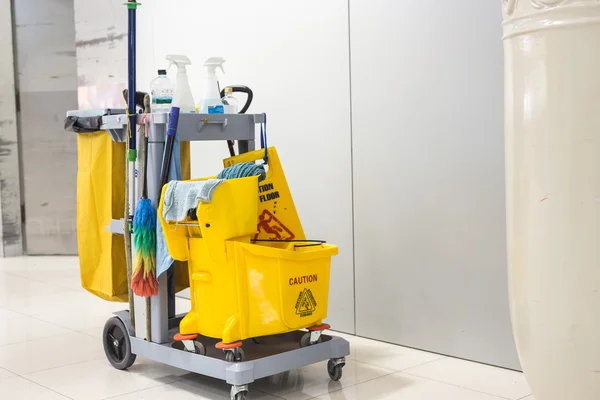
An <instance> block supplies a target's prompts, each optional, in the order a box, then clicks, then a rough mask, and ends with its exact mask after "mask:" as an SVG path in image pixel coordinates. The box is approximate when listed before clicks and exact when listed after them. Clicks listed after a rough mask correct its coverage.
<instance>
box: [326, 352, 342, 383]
mask: <svg viewBox="0 0 600 400" xmlns="http://www.w3.org/2000/svg"><path fill="white" fill-rule="evenodd" d="M344 365H346V359H345V358H343V357H342V358H332V359H331V360H329V361H328V362H327V373H328V374H329V378H331V380H332V381H335V382H337V381H339V380H340V379H342V368H344Z"/></svg>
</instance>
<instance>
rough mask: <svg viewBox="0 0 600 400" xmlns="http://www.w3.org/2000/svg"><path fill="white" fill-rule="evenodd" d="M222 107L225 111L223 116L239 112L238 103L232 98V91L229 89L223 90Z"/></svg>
mask: <svg viewBox="0 0 600 400" xmlns="http://www.w3.org/2000/svg"><path fill="white" fill-rule="evenodd" d="M223 107H224V109H225V114H237V113H238V112H239V102H238V100H237V99H236V98H235V97H234V96H233V90H232V89H231V88H230V87H227V88H225V96H224V97H223Z"/></svg>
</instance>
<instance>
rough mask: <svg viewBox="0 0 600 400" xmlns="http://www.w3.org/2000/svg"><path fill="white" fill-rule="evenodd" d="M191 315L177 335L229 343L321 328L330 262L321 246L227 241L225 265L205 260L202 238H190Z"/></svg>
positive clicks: (331, 251)
mask: <svg viewBox="0 0 600 400" xmlns="http://www.w3.org/2000/svg"><path fill="white" fill-rule="evenodd" d="M189 244H190V255H191V258H190V260H189V266H190V281H191V291H192V310H191V311H190V312H189V313H188V314H187V315H186V316H185V318H184V319H183V320H182V321H181V324H180V330H181V333H182V334H192V333H199V334H201V335H204V336H209V337H214V338H222V340H223V342H224V343H233V342H236V341H238V340H244V339H247V338H252V337H259V336H268V335H275V334H278V333H285V332H290V331H294V330H297V329H301V328H308V327H311V326H317V325H321V324H322V321H323V319H325V317H327V307H328V297H329V271H330V264H331V257H332V256H334V255H336V254H337V251H338V249H337V247H336V246H333V245H327V244H321V243H318V242H316V243H305V242H302V243H286V247H285V248H279V246H278V243H268V242H264V243H256V244H252V243H249V242H242V241H233V240H232V241H227V243H226V246H225V254H226V262H225V263H223V262H219V261H216V260H214V259H213V258H212V257H211V251H210V246H209V244H208V243H207V242H206V240H204V239H202V238H191V239H190V240H189Z"/></svg>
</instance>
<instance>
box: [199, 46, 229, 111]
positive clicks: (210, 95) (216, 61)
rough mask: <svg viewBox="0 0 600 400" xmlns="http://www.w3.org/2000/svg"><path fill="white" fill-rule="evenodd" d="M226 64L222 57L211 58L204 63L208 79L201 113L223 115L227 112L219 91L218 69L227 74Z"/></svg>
mask: <svg viewBox="0 0 600 400" xmlns="http://www.w3.org/2000/svg"><path fill="white" fill-rule="evenodd" d="M224 62H225V60H224V59H223V58H222V57H210V58H208V59H207V60H206V61H205V62H204V66H205V67H206V78H205V82H204V88H203V89H204V92H203V93H202V102H201V107H200V113H202V114H223V113H224V112H225V109H224V107H223V101H222V100H221V94H220V91H219V81H218V80H217V68H220V69H221V71H222V72H223V73H225V70H224V69H223V63H224Z"/></svg>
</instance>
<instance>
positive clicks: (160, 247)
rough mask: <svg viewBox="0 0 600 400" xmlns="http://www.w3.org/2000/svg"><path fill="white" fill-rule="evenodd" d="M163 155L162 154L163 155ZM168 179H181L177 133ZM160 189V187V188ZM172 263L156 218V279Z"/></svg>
mask: <svg viewBox="0 0 600 400" xmlns="http://www.w3.org/2000/svg"><path fill="white" fill-rule="evenodd" d="M163 157H164V156H163ZM168 177H169V181H173V180H181V155H180V153H179V133H177V134H176V135H175V143H174V144H173V155H172V157H171V165H170V166H169V175H168ZM161 190H162V188H161ZM171 265H173V258H171V255H170V254H169V249H168V248H167V241H166V239H165V234H164V232H163V229H162V225H161V224H160V220H159V219H158V218H157V219H156V278H157V279H158V278H159V277H160V276H161V275H162V274H163V273H165V272H167V270H168V269H169V268H170V267H171Z"/></svg>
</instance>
